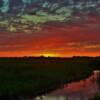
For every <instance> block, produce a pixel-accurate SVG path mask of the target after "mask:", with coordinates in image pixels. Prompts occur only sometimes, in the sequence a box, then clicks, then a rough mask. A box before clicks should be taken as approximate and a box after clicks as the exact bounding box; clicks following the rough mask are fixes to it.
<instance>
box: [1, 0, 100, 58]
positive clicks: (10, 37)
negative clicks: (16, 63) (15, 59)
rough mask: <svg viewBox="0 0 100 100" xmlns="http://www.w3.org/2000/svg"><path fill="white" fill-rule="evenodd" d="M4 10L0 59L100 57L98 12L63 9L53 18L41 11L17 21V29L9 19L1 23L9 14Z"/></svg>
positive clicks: (53, 15) (99, 16)
mask: <svg viewBox="0 0 100 100" xmlns="http://www.w3.org/2000/svg"><path fill="white" fill-rule="evenodd" d="M5 1H6V0H5ZM8 1H9V0H7V2H8ZM18 1H19V0H18ZM23 1H24V0H23ZM35 1H36V0H35ZM45 1H50V0H45ZM58 1H60V0H58ZM76 1H77V0H76ZM98 1H99V0H98ZM5 4H6V3H5ZM33 4H34V2H33ZM36 4H37V3H36ZM53 4H54V3H53ZM56 4H57V3H56ZM98 4H99V5H100V1H99V3H97V6H98ZM45 5H46V4H45ZM45 5H44V6H45ZM3 6H4V7H5V5H2V7H3ZM44 6H43V5H42V7H44ZM97 6H96V8H97ZM2 7H1V15H0V56H42V55H43V56H60V57H68V56H100V13H98V12H97V10H96V11H95V12H92V11H91V10H89V12H90V13H89V14H87V13H84V14H83V12H82V11H80V12H81V13H79V11H77V10H76V11H75V12H73V11H72V8H71V7H70V6H68V7H66V6H65V5H64V6H63V8H62V6H61V8H58V11H57V10H56V13H55V14H51V12H50V11H48V10H47V9H46V10H47V11H46V12H45V11H44V8H43V9H42V8H40V9H39V10H38V11H37V12H36V13H35V15H34V14H23V15H21V18H20V19H17V18H14V20H16V22H17V21H20V22H21V24H20V23H17V26H16V22H14V21H12V20H11V22H9V21H8V20H9V18H4V19H3V20H2V18H1V17H2V16H3V15H4V14H5V13H7V9H6V10H5V11H3V10H2ZM6 7H7V8H8V7H9V5H8V6H7V5H6ZM29 9H31V8H29ZM41 9H42V10H41ZM49 9H50V8H49ZM30 11H31V10H30ZM99 12H100V11H99ZM6 16H7V15H6ZM16 16H18V13H17V15H16ZM22 22H23V23H22ZM30 23H31V24H30Z"/></svg>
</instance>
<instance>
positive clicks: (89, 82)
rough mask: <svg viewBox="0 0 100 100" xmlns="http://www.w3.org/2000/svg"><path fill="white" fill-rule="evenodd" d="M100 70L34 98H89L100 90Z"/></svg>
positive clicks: (63, 99)
mask: <svg viewBox="0 0 100 100" xmlns="http://www.w3.org/2000/svg"><path fill="white" fill-rule="evenodd" d="M99 75H100V71H94V72H93V75H91V76H90V77H89V78H87V79H85V80H81V81H79V82H72V83H69V84H65V85H64V88H60V89H58V90H55V91H53V92H52V93H50V94H47V95H45V96H41V97H37V98H35V99H34V100H88V99H89V98H90V97H92V96H93V95H94V94H95V93H97V92H100V89H99V84H98V83H97V79H98V77H99Z"/></svg>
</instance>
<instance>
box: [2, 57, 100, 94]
mask: <svg viewBox="0 0 100 100" xmlns="http://www.w3.org/2000/svg"><path fill="white" fill-rule="evenodd" d="M97 59H98V60H97ZM99 61H100V59H99V58H87V57H83V58H81V57H74V58H43V57H39V58H38V57H37V58H32V57H30V58H27V57H26V58H25V57H24V58H0V95H1V96H12V95H14V96H31V95H33V96H36V95H40V94H42V93H46V92H49V91H51V90H53V89H56V88H58V87H60V86H62V85H63V84H64V83H68V82H71V81H77V80H81V79H85V78H86V77H88V76H89V75H90V74H91V73H92V71H93V70H94V69H95V67H94V66H93V64H94V65H96V67H97V66H98V65H100V63H99ZM91 65H92V66H91Z"/></svg>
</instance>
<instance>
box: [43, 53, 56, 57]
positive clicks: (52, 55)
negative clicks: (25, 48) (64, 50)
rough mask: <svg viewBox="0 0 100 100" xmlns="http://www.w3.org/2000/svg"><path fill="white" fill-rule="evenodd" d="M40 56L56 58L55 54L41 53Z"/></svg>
mask: <svg viewBox="0 0 100 100" xmlns="http://www.w3.org/2000/svg"><path fill="white" fill-rule="evenodd" d="M41 56H44V57H57V54H54V53H43V54H41Z"/></svg>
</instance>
